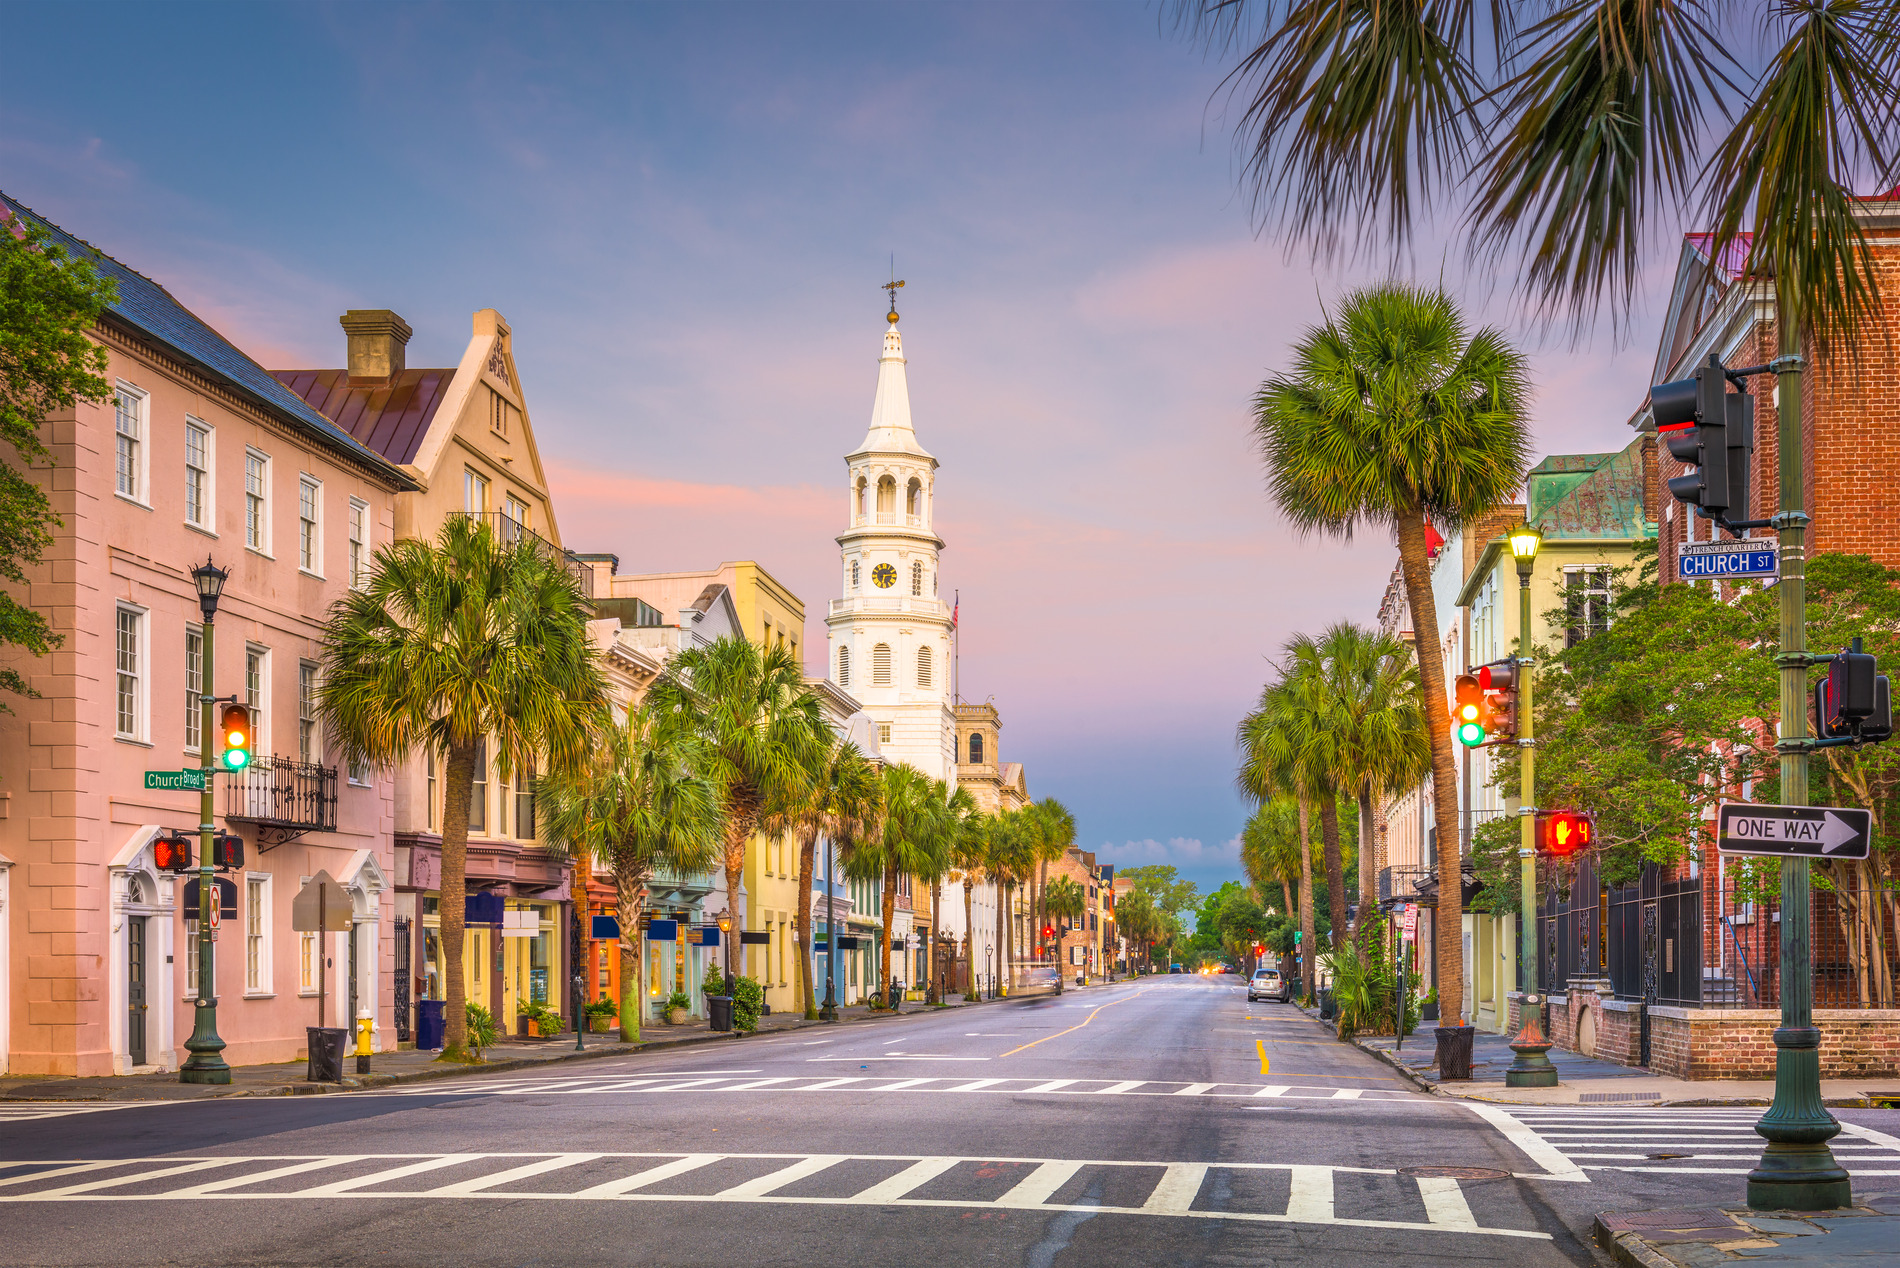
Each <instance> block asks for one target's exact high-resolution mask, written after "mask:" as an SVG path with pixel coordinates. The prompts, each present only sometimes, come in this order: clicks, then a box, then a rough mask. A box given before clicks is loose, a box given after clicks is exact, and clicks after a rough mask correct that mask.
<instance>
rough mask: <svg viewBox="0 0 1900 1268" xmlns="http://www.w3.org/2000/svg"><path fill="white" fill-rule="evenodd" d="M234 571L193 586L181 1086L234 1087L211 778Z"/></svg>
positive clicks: (198, 578) (203, 574) (197, 576)
mask: <svg viewBox="0 0 1900 1268" xmlns="http://www.w3.org/2000/svg"><path fill="white" fill-rule="evenodd" d="M229 575H230V574H229V571H228V570H227V569H224V568H219V567H217V566H216V565H215V564H213V563H212V562H211V559H210V557H209V556H206V557H205V561H204V563H203V564H201V565H200V566H198V567H196V568H193V569H192V570H191V583H192V585H193V587H195V588H196V589H197V591H198V610H199V612H201V613H202V614H203V615H204V641H203V644H202V650H201V652H200V656H201V659H200V661H199V666H198V707H199V709H200V714H199V726H198V765H199V778H200V781H201V783H200V791H199V793H198V999H197V1007H196V1008H194V1009H193V1010H192V1024H191V1038H189V1039H187V1040H185V1051H187V1052H189V1053H190V1054H191V1055H190V1056H189V1057H187V1058H185V1063H184V1064H183V1065H181V1066H180V1067H179V1068H178V1081H179V1082H180V1083H229V1082H230V1081H231V1067H230V1066H229V1065H227V1064H226V1063H225V1060H224V1056H223V1053H224V1040H223V1039H221V1038H219V1037H218V994H217V986H218V979H217V974H216V972H215V971H214V970H215V968H216V956H215V955H214V952H215V950H216V943H217V938H218V908H219V900H220V899H221V898H222V895H220V894H219V893H218V876H217V871H216V862H217V860H216V859H215V858H214V857H213V849H212V841H213V838H214V837H215V835H216V833H217V827H216V825H214V824H213V823H212V822H211V815H212V804H211V796H212V778H211V777H212V775H213V773H214V772H215V771H216V769H217V768H216V767H215V766H214V765H213V764H212V761H211V737H212V736H213V735H214V734H215V732H214V731H212V729H211V706H212V703H213V702H214V701H215V700H216V698H217V697H216V696H215V695H214V694H213V692H212V690H211V667H212V665H213V664H214V663H215V662H214V661H213V660H212V638H213V635H214V634H215V632H216V628H217V619H218V600H219V599H221V598H222V597H223V596H224V579H225V578H226V577H227V576H229Z"/></svg>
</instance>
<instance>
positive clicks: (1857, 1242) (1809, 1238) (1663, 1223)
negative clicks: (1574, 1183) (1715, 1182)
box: [1596, 1194, 1900, 1268]
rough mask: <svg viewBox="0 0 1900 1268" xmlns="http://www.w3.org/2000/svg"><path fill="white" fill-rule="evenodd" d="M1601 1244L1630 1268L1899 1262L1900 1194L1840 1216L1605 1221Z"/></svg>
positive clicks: (1748, 1214) (1725, 1211)
mask: <svg viewBox="0 0 1900 1268" xmlns="http://www.w3.org/2000/svg"><path fill="white" fill-rule="evenodd" d="M1596 1240H1597V1245H1598V1246H1600V1247H1601V1248H1602V1249H1603V1252H1604V1253H1605V1254H1607V1255H1609V1256H1610V1258H1611V1259H1613V1260H1614V1261H1616V1262H1617V1263H1618V1264H1621V1265H1625V1266H1626V1268H1705V1266H1706V1265H1710V1264H1721V1263H1730V1262H1739V1263H1746V1264H1763V1265H1769V1266H1770V1268H1796V1266H1797V1265H1816V1266H1818V1265H1821V1264H1866V1265H1868V1268H1872V1266H1873V1265H1875V1264H1891V1263H1893V1262H1895V1260H1896V1259H1897V1258H1900V1195H1895V1194H1883V1195H1874V1196H1867V1197H1862V1198H1860V1199H1859V1200H1858V1201H1857V1202H1856V1203H1855V1204H1854V1205H1853V1206H1851V1207H1848V1208H1847V1209H1845V1210H1840V1211H1751V1210H1749V1209H1748V1208H1747V1207H1744V1206H1728V1207H1699V1208H1696V1209H1693V1210H1680V1211H1630V1212H1626V1213H1621V1214H1619V1213H1617V1212H1614V1211H1612V1212H1608V1213H1606V1214H1603V1215H1599V1216H1597V1220H1596Z"/></svg>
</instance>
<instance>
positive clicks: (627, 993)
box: [535, 710, 724, 1043]
mask: <svg viewBox="0 0 1900 1268" xmlns="http://www.w3.org/2000/svg"><path fill="white" fill-rule="evenodd" d="M699 747H700V741H699V737H698V736H697V735H695V734H693V733H692V732H691V731H688V730H686V729H685V728H683V727H682V726H680V725H679V722H678V719H677V717H675V716H672V715H665V714H655V713H653V712H651V711H646V710H635V711H633V712H632V713H630V714H629V715H628V716H627V719H626V721H625V723H624V724H623V725H621V726H618V727H614V728H612V729H610V730H608V731H607V732H606V734H605V735H604V736H602V737H601V741H600V742H599V744H598V745H597V746H596V747H595V749H594V751H593V752H592V753H590V754H589V755H588V758H587V760H586V761H585V762H584V763H583V764H582V765H581V766H579V767H576V768H573V769H571V770H567V771H560V772H555V773H551V774H548V775H545V776H543V777H542V779H541V781H540V782H539V784H538V785H537V786H536V789H535V792H536V808H537V811H538V812H539V815H540V827H541V838H542V840H543V842H545V843H546V844H547V845H548V846H550V847H551V848H554V849H559V850H565V851H566V852H567V853H568V854H569V855H570V856H571V857H573V858H574V859H575V861H576V864H577V866H578V867H579V868H581V869H582V872H581V875H582V876H585V875H586V870H585V869H587V868H588V867H589V866H590V865H592V864H598V865H599V866H601V867H603V868H605V869H606V870H607V871H608V872H610V873H612V875H613V878H614V891H615V910H616V912H617V913H618V915H619V918H620V963H621V964H622V965H627V966H631V965H637V964H639V963H640V958H641V947H640V938H641V934H640V914H641V909H642V908H643V907H644V906H645V903H646V895H647V887H648V884H649V883H650V882H651V881H652V879H653V878H654V877H655V876H668V875H670V876H679V877H685V876H691V875H694V874H697V873H700V872H706V871H710V870H711V869H712V867H713V866H714V864H715V863H716V862H717V861H718V859H719V847H720V845H721V843H722V841H723V839H724V838H723V835H722V828H723V826H724V825H723V823H722V821H721V819H720V815H719V792H718V789H717V788H715V787H714V786H713V783H712V781H711V780H710V779H708V778H706V776H704V775H703V774H701V773H699V772H700V770H701V769H702V768H703V766H704V762H703V759H702V755H701V754H700V752H699ZM643 1004H644V1001H643V1000H642V998H641V995H640V975H639V974H638V973H637V972H632V971H628V972H623V973H622V974H621V975H620V1000H619V1005H620V1036H621V1038H622V1039H623V1040H626V1041H627V1042H629V1043H631V1042H635V1041H637V1040H638V1039H639V1038H640V1014H641V1011H642V1007H643Z"/></svg>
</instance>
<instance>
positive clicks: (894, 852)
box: [845, 762, 949, 990]
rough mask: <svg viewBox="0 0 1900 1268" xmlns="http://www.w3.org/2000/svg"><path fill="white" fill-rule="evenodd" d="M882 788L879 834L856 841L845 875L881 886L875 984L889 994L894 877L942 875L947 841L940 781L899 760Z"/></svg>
mask: <svg viewBox="0 0 1900 1268" xmlns="http://www.w3.org/2000/svg"><path fill="white" fill-rule="evenodd" d="M883 784H884V813H883V816H882V820H881V830H880V831H879V832H878V833H877V835H876V836H875V837H872V838H867V839H865V840H863V841H861V842H859V844H858V848H857V849H856V850H854V851H852V853H851V856H850V859H849V861H848V862H847V863H846V865H845V874H846V875H848V876H851V877H853V878H855V879H857V880H869V881H878V882H880V883H881V885H882V900H883V901H882V903H881V916H882V920H883V925H884V949H883V955H882V962H881V969H882V971H881V975H880V977H879V979H878V980H879V981H880V982H881V983H883V985H884V987H885V989H886V990H888V989H889V988H890V987H891V985H892V983H893V982H894V981H895V980H896V979H895V978H893V977H892V976H891V940H892V929H893V926H894V925H895V924H896V920H897V878H898V877H899V876H905V875H908V876H912V877H924V878H926V879H928V878H931V877H935V876H941V875H942V874H943V871H944V866H945V863H946V860H947V857H948V853H949V842H948V840H947V836H946V834H945V832H944V831H943V827H942V825H941V822H940V820H941V818H942V807H943V804H944V802H943V800H942V794H943V792H944V785H943V781H942V780H932V779H931V778H930V777H929V776H927V775H925V774H924V773H923V772H922V771H920V770H918V769H917V768H916V767H915V766H911V765H908V764H906V763H903V762H898V763H895V764H893V765H890V766H886V767H885V768H884V778H883Z"/></svg>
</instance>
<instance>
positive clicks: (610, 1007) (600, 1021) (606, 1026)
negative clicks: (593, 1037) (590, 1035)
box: [587, 999, 620, 1035]
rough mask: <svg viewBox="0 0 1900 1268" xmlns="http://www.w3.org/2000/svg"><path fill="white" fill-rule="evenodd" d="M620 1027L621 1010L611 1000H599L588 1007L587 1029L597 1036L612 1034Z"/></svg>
mask: <svg viewBox="0 0 1900 1268" xmlns="http://www.w3.org/2000/svg"><path fill="white" fill-rule="evenodd" d="M619 1025H620V1010H619V1009H618V1008H616V1007H614V1002H613V1001H612V1000H610V999H597V1000H595V1001H594V1002H593V1003H591V1004H589V1005H588V1006H587V1028H588V1029H589V1030H591V1031H593V1032H594V1033H595V1034H597V1035H605V1034H611V1033H612V1032H613V1031H614V1030H615V1029H617V1028H618V1027H619Z"/></svg>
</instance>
